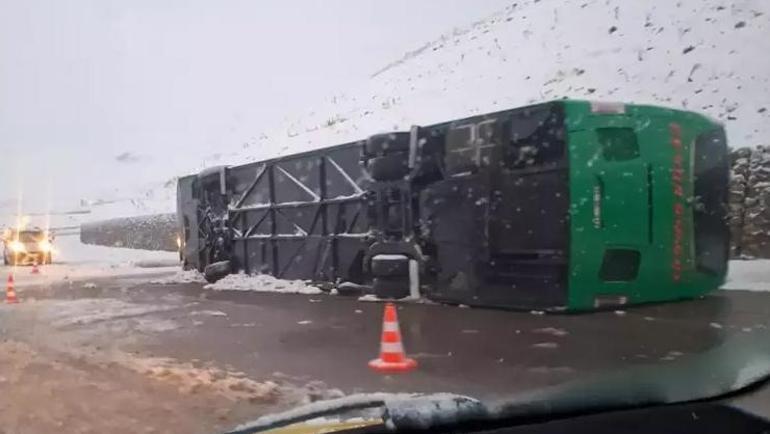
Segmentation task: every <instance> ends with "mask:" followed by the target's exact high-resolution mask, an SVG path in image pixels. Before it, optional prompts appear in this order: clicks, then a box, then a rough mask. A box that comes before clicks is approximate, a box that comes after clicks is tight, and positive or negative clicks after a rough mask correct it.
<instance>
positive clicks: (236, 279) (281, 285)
mask: <svg viewBox="0 0 770 434" xmlns="http://www.w3.org/2000/svg"><path fill="white" fill-rule="evenodd" d="M204 288H205V289H213V290H217V291H255V292H279V293H284V294H321V293H322V292H323V291H321V290H320V289H318V288H316V287H315V286H311V285H309V284H307V283H305V282H303V281H301V280H282V279H276V278H275V277H273V276H269V275H266V274H255V275H248V274H243V273H241V274H230V275H228V276H226V277H224V278H223V279H220V280H219V281H217V282H216V283H210V284H208V285H205V286H204Z"/></svg>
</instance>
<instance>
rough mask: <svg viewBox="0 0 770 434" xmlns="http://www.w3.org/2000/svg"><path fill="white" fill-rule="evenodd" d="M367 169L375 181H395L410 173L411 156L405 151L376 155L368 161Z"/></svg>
mask: <svg viewBox="0 0 770 434" xmlns="http://www.w3.org/2000/svg"><path fill="white" fill-rule="evenodd" d="M366 171H367V172H369V176H371V177H372V179H374V180H375V181H395V180H397V179H401V178H404V177H405V176H406V175H408V174H409V157H408V155H407V154H406V153H405V152H399V153H395V154H392V155H386V156H383V157H374V158H372V159H370V160H368V161H367V162H366Z"/></svg>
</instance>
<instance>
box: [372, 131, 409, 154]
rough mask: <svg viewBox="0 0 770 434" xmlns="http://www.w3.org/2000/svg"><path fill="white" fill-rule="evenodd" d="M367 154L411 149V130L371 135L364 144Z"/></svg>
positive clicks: (390, 152)
mask: <svg viewBox="0 0 770 434" xmlns="http://www.w3.org/2000/svg"><path fill="white" fill-rule="evenodd" d="M364 147H365V148H364V150H365V151H366V154H367V155H372V156H374V155H385V154H392V153H394V152H401V151H408V150H409V132H404V131H399V132H393V133H382V134H375V135H373V136H370V137H369V138H368V139H367V140H366V143H365V144H364Z"/></svg>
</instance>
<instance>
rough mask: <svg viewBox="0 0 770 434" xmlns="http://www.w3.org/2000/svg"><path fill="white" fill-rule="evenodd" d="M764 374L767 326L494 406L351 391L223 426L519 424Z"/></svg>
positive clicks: (666, 399) (687, 395)
mask: <svg viewBox="0 0 770 434" xmlns="http://www.w3.org/2000/svg"><path fill="white" fill-rule="evenodd" d="M768 378H770V333H768V332H754V333H751V334H745V335H741V336H736V337H733V338H731V339H729V340H727V341H725V342H724V343H722V344H721V345H719V346H717V347H715V348H712V349H710V350H708V351H705V352H703V353H700V354H696V355H692V356H690V357H684V358H681V359H679V360H677V361H674V362H669V363H666V364H662V365H643V366H637V367H633V368H630V369H626V370H623V371H618V372H614V373H610V374H604V375H600V376H598V377H594V378H592V379H587V380H584V381H575V382H569V383H565V384H563V385H559V386H554V387H550V388H547V389H543V390H539V391H535V392H530V393H524V394H520V395H517V396H515V397H513V398H511V399H507V400H502V401H499V402H498V403H496V404H494V405H489V404H484V403H482V402H481V401H478V400H476V399H474V398H470V397H467V396H462V395H454V394H445V393H441V394H429V395H419V394H389V393H374V394H362V395H351V396H348V397H344V398H340V399H334V400H330V401H321V402H316V403H313V404H309V405H307V406H303V407H299V408H297V409H294V410H290V411H287V412H284V413H277V414H275V415H267V416H263V417H261V418H259V419H257V420H256V421H254V422H251V423H248V424H245V425H242V426H240V427H238V428H236V429H235V430H233V431H230V433H231V434H236V433H237V434H246V433H255V432H260V431H265V430H268V429H274V428H279V427H282V426H286V425H291V424H294V423H297V422H303V421H307V420H310V419H315V418H317V417H322V416H328V415H340V414H342V413H345V412H347V411H351V410H366V409H381V414H380V416H381V418H382V420H383V424H384V426H385V427H386V428H387V429H388V430H389V431H395V432H397V431H404V430H426V429H435V428H438V427H447V426H458V425H461V424H474V423H483V424H488V423H498V422H505V423H506V424H508V425H518V424H524V423H534V422H538V421H543V420H555V419H560V418H565V417H572V416H577V415H586V414H595V413H601V412H606V411H610V410H620V409H630V408H640V407H645V406H655V405H666V404H675V403H686V402H692V401H703V400H709V399H715V398H720V397H724V396H725V395H728V394H733V393H736V392H738V391H741V390H743V389H745V388H748V387H751V386H753V385H755V384H757V383H759V382H762V381H765V380H766V379H768Z"/></svg>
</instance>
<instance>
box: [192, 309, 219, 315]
mask: <svg viewBox="0 0 770 434" xmlns="http://www.w3.org/2000/svg"><path fill="white" fill-rule="evenodd" d="M190 315H206V316H227V314H226V313H225V312H222V311H221V310H194V311H192V312H190Z"/></svg>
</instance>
